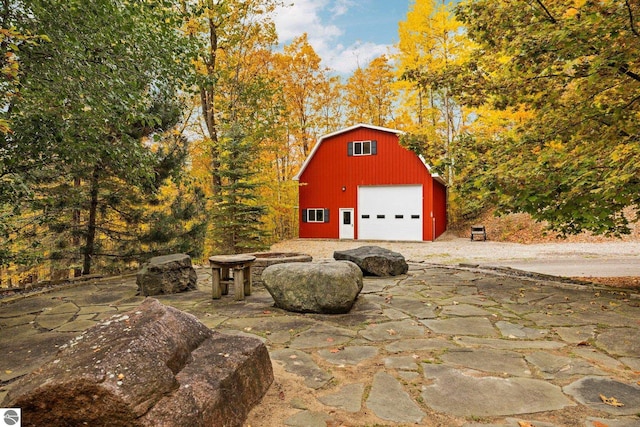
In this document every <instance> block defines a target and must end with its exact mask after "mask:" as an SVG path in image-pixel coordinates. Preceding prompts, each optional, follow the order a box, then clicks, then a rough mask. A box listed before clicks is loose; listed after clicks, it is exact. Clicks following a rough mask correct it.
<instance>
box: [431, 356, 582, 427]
mask: <svg viewBox="0 0 640 427" xmlns="http://www.w3.org/2000/svg"><path fill="white" fill-rule="evenodd" d="M423 370H424V375H425V377H426V378H428V379H431V380H433V384H431V385H429V386H426V387H425V389H424V391H423V392H422V397H423V398H424V401H425V403H426V404H427V405H428V406H430V407H432V408H434V409H435V410H437V411H441V412H445V413H449V414H454V415H459V416H465V417H470V416H499V415H514V414H530V413H533V412H541V411H553V410H559V409H562V408H565V407H567V406H573V405H574V403H573V402H572V401H571V400H570V399H569V398H568V397H567V396H565V395H564V394H563V393H562V390H561V389H560V387H558V386H555V385H553V384H550V383H548V382H546V381H541V380H533V379H529V378H517V377H513V378H501V377H485V376H473V375H470V374H468V373H465V372H464V371H461V370H458V369H453V368H449V367H446V366H439V365H437V366H436V365H423ZM479 396H482V398H478V397H479Z"/></svg>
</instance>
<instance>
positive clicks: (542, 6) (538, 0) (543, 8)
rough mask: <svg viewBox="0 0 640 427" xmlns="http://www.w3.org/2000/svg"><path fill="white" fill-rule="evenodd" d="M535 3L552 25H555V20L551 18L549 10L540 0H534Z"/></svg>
mask: <svg viewBox="0 0 640 427" xmlns="http://www.w3.org/2000/svg"><path fill="white" fill-rule="evenodd" d="M536 3H538V4H539V5H540V7H541V8H542V10H544V13H545V14H546V15H547V16H548V17H549V20H550V21H551V22H552V23H553V24H557V23H558V21H557V20H556V18H554V17H553V15H551V12H549V9H547V7H546V6H545V5H544V4H543V3H542V1H541V0H536Z"/></svg>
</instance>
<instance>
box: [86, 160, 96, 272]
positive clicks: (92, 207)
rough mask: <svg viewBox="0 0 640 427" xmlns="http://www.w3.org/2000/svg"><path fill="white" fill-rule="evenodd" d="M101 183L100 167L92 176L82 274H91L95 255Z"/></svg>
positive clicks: (94, 170)
mask: <svg viewBox="0 0 640 427" xmlns="http://www.w3.org/2000/svg"><path fill="white" fill-rule="evenodd" d="M99 183H100V167H99V166H98V165H96V166H95V168H94V169H93V175H92V176H91V183H90V185H91V191H90V203H89V222H88V224H87V236H86V244H85V247H84V263H83V265H82V274H83V275H86V274H91V258H92V257H93V255H94V253H95V241H96V223H97V215H98V190H99V187H98V185H99Z"/></svg>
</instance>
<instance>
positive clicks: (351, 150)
mask: <svg viewBox="0 0 640 427" xmlns="http://www.w3.org/2000/svg"><path fill="white" fill-rule="evenodd" d="M375 154H378V142H377V141H374V140H371V141H352V142H349V143H348V144H347V155H348V156H373V155H375Z"/></svg>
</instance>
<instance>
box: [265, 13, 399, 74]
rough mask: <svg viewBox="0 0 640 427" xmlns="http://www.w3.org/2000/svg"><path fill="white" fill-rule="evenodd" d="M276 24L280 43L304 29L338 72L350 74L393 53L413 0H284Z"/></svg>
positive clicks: (287, 41)
mask: <svg viewBox="0 0 640 427" xmlns="http://www.w3.org/2000/svg"><path fill="white" fill-rule="evenodd" d="M285 2H286V3H288V4H290V6H287V7H285V8H282V9H280V10H278V12H277V14H276V16H275V22H276V28H277V30H278V35H279V37H280V43H281V44H289V43H291V41H292V40H293V39H294V38H295V37H298V36H300V35H302V34H303V33H305V32H306V33H307V34H308V37H309V43H310V44H311V46H313V49H314V50H315V51H316V53H317V54H318V55H320V57H321V58H322V63H323V65H324V66H327V67H329V68H331V69H333V70H334V71H336V72H337V73H338V74H342V75H349V74H351V73H352V72H353V71H354V70H355V69H356V68H357V67H358V66H360V67H366V66H367V65H368V63H369V61H371V60H372V59H373V58H375V57H377V56H380V55H382V54H386V53H390V52H392V50H393V45H394V44H396V43H397V42H398V22H399V21H404V20H405V19H406V16H407V12H408V10H409V3H410V2H411V0H290V1H287V0H285Z"/></svg>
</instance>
